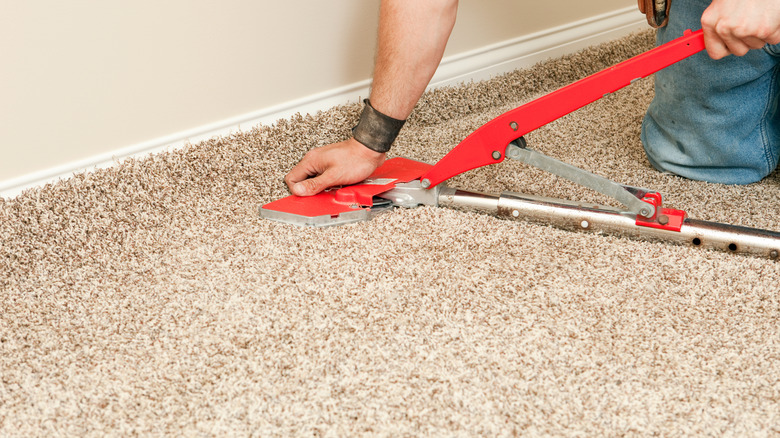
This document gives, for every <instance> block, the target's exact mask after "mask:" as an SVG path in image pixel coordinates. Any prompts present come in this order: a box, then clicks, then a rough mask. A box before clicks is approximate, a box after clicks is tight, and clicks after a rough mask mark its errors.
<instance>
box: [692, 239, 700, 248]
mask: <svg viewBox="0 0 780 438" xmlns="http://www.w3.org/2000/svg"><path fill="white" fill-rule="evenodd" d="M691 243H693V244H694V245H696V246H699V245H701V239H699V238H698V237H694V238H693V241H691Z"/></svg>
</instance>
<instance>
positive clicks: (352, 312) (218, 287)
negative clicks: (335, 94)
mask: <svg viewBox="0 0 780 438" xmlns="http://www.w3.org/2000/svg"><path fill="white" fill-rule="evenodd" d="M651 45H652V35H651V34H650V33H642V34H639V35H634V36H631V37H628V38H626V39H624V40H622V41H620V42H617V43H612V44H608V45H604V46H601V47H597V48H593V49H589V50H586V51H584V52H583V53H580V54H577V55H575V56H571V57H567V58H565V59H562V60H557V61H553V62H548V63H545V64H543V65H540V66H537V67H535V68H533V69H530V70H528V71H520V72H516V73H513V74H509V75H507V76H504V77H500V78H496V79H494V80H491V81H489V82H485V83H474V84H468V85H464V86H462V87H457V88H448V89H443V90H438V91H435V92H432V93H430V94H428V95H426V96H425V97H424V99H423V102H422V104H421V105H420V107H419V109H418V110H417V112H416V113H415V114H414V116H413V117H412V119H411V121H410V123H409V124H408V127H407V128H405V130H404V132H403V133H402V135H401V137H400V139H399V141H398V145H397V147H396V148H395V149H394V150H393V154H395V155H402V156H407V157H410V158H414V159H420V160H425V161H430V162H433V161H435V160H437V159H438V158H440V157H441V156H443V155H444V154H445V153H446V152H447V151H448V150H449V149H450V148H451V147H453V146H454V145H455V144H456V143H457V142H458V141H459V140H460V139H461V138H463V137H464V136H465V135H466V134H468V133H469V132H471V131H472V130H473V129H475V128H477V127H478V126H480V125H481V124H482V123H484V122H486V121H488V120H490V119H491V118H493V117H495V116H497V115H498V114H500V113H502V112H504V111H506V110H508V109H510V108H513V107H515V106H517V105H519V104H521V103H523V102H526V101H528V100H530V99H532V98H533V97H536V96H538V95H540V94H542V93H543V92H546V91H550V90H552V89H554V88H557V87H559V86H562V85H564V84H567V83H569V82H571V81H573V80H575V79H577V78H579V77H581V76H583V75H586V74H588V73H591V72H594V71H597V70H599V69H602V68H604V67H606V66H608V65H611V64H614V63H616V62H618V61H620V60H622V59H625V58H627V57H628V56H631V55H633V54H636V53H638V52H640V51H643V50H645V49H648V48H650V47H651ZM651 95H652V79H645V80H642V81H639V82H638V83H636V84H634V85H633V86H631V87H628V88H627V89H624V90H622V91H620V92H618V93H616V94H614V95H611V96H608V97H606V98H604V99H602V100H600V101H599V102H597V103H595V104H593V105H590V106H588V107H586V108H584V109H582V110H580V111H577V112H576V113H574V114H572V115H570V116H567V117H566V118H564V119H562V120H560V121H558V122H556V123H553V124H551V125H549V126H547V127H545V128H543V129H540V130H539V131H537V132H535V133H533V134H531V135H529V136H528V139H529V143H530V145H531V146H532V147H534V148H536V149H538V150H541V151H543V152H545V153H547V154H549V155H552V156H555V157H558V158H561V159H564V160H566V161H569V162H571V163H573V164H575V165H578V166H581V167H584V168H587V169H589V170H591V171H593V172H596V173H599V174H602V175H604V176H607V177H609V178H612V179H615V180H618V181H621V182H624V183H627V184H632V185H638V186H645V187H652V188H655V189H658V190H660V191H661V192H662V193H664V194H665V195H666V199H667V204H668V205H669V206H672V207H676V208H683V209H687V210H688V211H689V213H690V215H691V216H692V217H695V218H699V219H707V220H715V221H722V222H730V223H736V224H741V225H749V226H756V227H762V228H768V229H773V230H780V220H779V219H778V207H779V206H780V202H778V199H779V198H780V176H779V175H778V174H777V173H775V174H774V175H773V176H771V177H770V178H768V179H766V180H765V181H763V182H761V183H759V184H754V185H751V186H747V187H726V186H721V185H714V184H706V183H701V182H693V181H687V180H684V179H681V178H678V177H674V176H669V175H663V174H661V173H659V172H656V171H655V170H653V169H652V168H651V167H650V166H649V164H648V162H647V161H646V159H645V158H644V155H643V152H642V149H641V145H640V143H639V141H638V135H639V126H640V121H641V117H642V114H643V112H644V109H645V108H646V107H647V105H648V104H649V101H650V99H651ZM204 104H205V103H204ZM358 111H359V106H358V105H351V106H347V107H342V108H335V109H332V110H330V111H327V112H324V113H321V114H318V115H316V116H313V117H303V118H295V119H293V120H287V121H280V122H279V123H278V124H277V125H275V126H272V127H259V128H257V129H255V130H253V131H252V132H250V133H245V134H237V135H235V136H232V137H230V138H221V139H214V140H212V141H208V142H204V143H201V144H195V145H192V146H190V147H187V148H186V149H184V150H179V151H173V152H170V153H161V154H158V155H155V156H153V157H150V158H148V159H143V160H129V161H126V162H123V163H121V164H120V165H118V166H116V167H115V168H112V169H108V170H100V171H95V172H90V173H85V174H80V175H76V176H74V177H73V178H71V179H69V180H66V181H62V182H60V183H58V184H53V185H49V186H46V187H44V188H42V189H35V190H30V191H27V192H25V193H24V194H23V195H21V196H19V197H18V198H16V199H10V200H4V201H0V236H2V242H1V243H0V293H1V295H0V375H1V376H2V381H1V382H0V435H2V436H54V435H70V436H90V435H91V436H104V435H122V436H127V435H136V434H138V435H186V436H229V435H238V436H247V435H252V436H290V435H295V436H349V435H372V436H373V435H376V436H430V435H433V436H495V435H499V436H507V435H516V434H523V435H526V434H527V435H532V436H533V435H566V436H571V435H576V436H602V435H610V436H614V435H632V436H633V435H638V436H641V435H665V436H681V435H688V436H691V435H694V436H698V435H715V436H720V435H727V436H728V435H731V436H768V435H775V436H776V435H778V434H780V426H778V425H780V380H779V379H778V376H780V334H779V333H780V295H779V294H778V290H779V289H780V263H777V262H772V261H769V260H764V259H756V258H749V257H742V256H735V255H729V254H725V253H718V252H708V251H702V250H697V249H695V248H687V247H679V246H670V245H664V244H660V243H646V242H637V241H631V240H626V239H622V238H617V237H605V236H598V235H590V234H582V233H573V232H567V231H561V230H557V229H553V228H550V227H545V226H538V225H531V224H527V223H523V222H513V221H504V220H499V219H496V218H493V217H490V216H485V215H479V214H475V213H464V212H458V211H453V210H447V209H438V208H427V207H426V208H419V209H414V210H397V211H395V212H393V213H388V214H386V215H383V216H381V217H377V218H376V219H374V220H373V221H371V222H367V223H361V224H356V225H351V226H345V227H340V228H330V229H301V228H295V227H291V226H287V225H283V224H279V223H275V222H269V221H265V220H261V219H259V218H258V213H257V208H258V206H259V205H261V204H264V203H266V202H268V201H270V200H273V199H276V198H279V197H282V196H285V195H286V194H287V191H286V188H285V186H284V184H283V181H282V177H283V175H284V174H285V173H286V171H287V170H288V169H289V168H290V167H291V166H292V165H293V164H294V163H295V162H297V160H298V159H299V158H300V157H301V156H302V155H303V153H304V152H305V151H306V150H307V149H309V148H311V147H314V146H318V145H323V144H326V143H328V142H331V141H335V140H338V139H342V138H344V137H345V136H346V135H347V133H348V128H350V127H351V126H352V125H353V124H354V123H355V121H356V120H357V116H358ZM451 185H454V186H460V187H463V188H469V189H477V190H482V191H501V190H513V191H518V192H523V193H532V194H541V195H546V196H555V197H566V198H585V199H593V200H594V201H596V202H605V201H604V200H603V199H602V198H600V197H599V196H596V195H593V194H592V193H590V192H588V191H587V190H585V189H580V188H578V187H576V186H572V185H570V184H567V183H565V182H561V181H560V180H558V179H557V178H555V177H552V176H549V175H547V174H544V173H543V172H538V171H534V170H531V169H528V168H527V167H524V166H523V165H520V164H513V163H509V162H506V163H502V164H500V165H496V166H489V168H483V169H479V170H475V171H472V172H469V173H467V174H466V175H462V176H460V177H458V178H456V179H455V180H454V181H452V182H451Z"/></svg>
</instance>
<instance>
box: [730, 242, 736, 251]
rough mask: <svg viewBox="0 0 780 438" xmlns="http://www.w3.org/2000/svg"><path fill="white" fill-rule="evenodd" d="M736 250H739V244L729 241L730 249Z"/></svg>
mask: <svg viewBox="0 0 780 438" xmlns="http://www.w3.org/2000/svg"><path fill="white" fill-rule="evenodd" d="M736 250H737V244H736V243H729V251H736Z"/></svg>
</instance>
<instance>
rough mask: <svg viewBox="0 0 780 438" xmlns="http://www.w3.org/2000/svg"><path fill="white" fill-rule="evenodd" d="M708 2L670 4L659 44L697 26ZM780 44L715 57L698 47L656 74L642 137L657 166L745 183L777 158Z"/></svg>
mask: <svg viewBox="0 0 780 438" xmlns="http://www.w3.org/2000/svg"><path fill="white" fill-rule="evenodd" d="M708 4H709V1H701V0H678V1H677V2H673V3H672V10H671V11H670V14H669V23H668V25H667V26H666V27H665V28H663V29H660V30H659V31H658V35H657V39H658V43H659V44H663V43H665V42H668V41H670V40H672V39H674V38H676V37H679V36H681V35H682V34H683V31H684V30H685V29H688V28H693V29H697V28H699V27H700V24H699V23H700V18H701V13H702V12H703V10H704V8H706V6H707V5H708ZM778 56H780V45H778V46H767V47H765V49H764V50H752V51H750V52H749V53H748V54H747V55H745V56H743V57H736V56H728V57H726V58H724V59H721V60H718V61H715V60H712V59H711V58H709V57H708V56H707V54H706V53H699V54H696V55H694V56H692V57H690V58H688V59H685V60H683V61H680V62H678V63H677V64H674V65H672V66H670V67H667V68H666V69H664V70H662V71H660V72H658V73H656V75H655V96H654V98H653V101H652V103H651V104H650V107H649V108H648V111H647V114H646V115H645V119H644V121H643V123H642V133H641V139H642V143H643V145H644V147H645V151H646V153H647V158H648V160H649V161H650V162H651V163H652V164H653V166H655V167H656V168H658V169H660V170H664V171H669V172H672V173H675V174H678V175H681V176H684V177H687V178H691V179H697V180H705V181H711V182H719V183H725V184H748V183H752V182H755V181H758V180H760V179H762V178H764V177H765V176H766V175H768V174H769V173H771V172H772V171H773V170H774V169H775V168H776V167H777V163H778V158H780V111H778V95H779V94H780V67H778V65H779V64H778V60H779V59H780V58H778Z"/></svg>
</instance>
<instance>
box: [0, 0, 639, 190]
mask: <svg viewBox="0 0 780 438" xmlns="http://www.w3.org/2000/svg"><path fill="white" fill-rule="evenodd" d="M642 29H647V25H646V22H645V19H644V16H643V15H641V14H639V13H638V12H637V11H636V7H633V6H632V7H626V8H624V9H619V10H617V11H613V12H610V13H607V14H603V15H598V16H594V17H590V18H588V19H585V20H580V21H576V22H573V23H569V24H567V25H564V26H558V27H555V28H551V29H547V30H544V31H542V32H537V33H534V34H530V35H527V36H524V37H521V38H516V39H512V40H508V41H504V42H501V43H498V44H493V45H490V46H486V47H481V48H479V49H476V50H471V51H468V52H465V53H460V54H457V55H454V56H450V57H447V58H445V59H444V60H442V62H441V65H440V66H439V68H438V70H437V71H436V74H435V75H434V77H433V79H432V80H431V84H430V86H429V89H430V88H436V87H441V86H446V85H455V84H458V83H462V82H464V81H471V80H475V81H478V80H483V79H489V78H490V77H493V76H496V75H499V74H502V73H507V72H510V71H512V70H515V69H518V68H524V67H530V66H532V65H534V64H536V63H538V62H541V61H544V60H546V59H550V58H555V57H560V56H563V55H566V54H570V53H574V52H576V51H578V50H581V49H583V48H586V47H588V46H591V45H594V44H600V43H603V42H607V41H611V40H614V39H617V38H620V37H622V36H625V35H628V34H630V33H632V32H635V31H638V30H642ZM369 86H370V81H369V80H365V81H360V82H356V83H353V84H350V85H346V86H344V87H340V88H336V89H332V90H327V91H324V92H322V93H318V94H314V95H311V96H307V97H304V98H301V99H296V100H293V101H289V102H286V103H283V104H281V105H276V106H272V107H268V108H263V109H260V110H258V111H253V112H250V113H247V114H242V115H240V116H237V117H233V118H230V119H225V120H220V121H216V122H213V123H210V124H207V125H203V126H200V127H197V128H194V129H190V130H187V131H182V132H177V133H173V134H170V135H167V136H164V137H160V138H155V139H152V140H149V141H145V142H143V143H138V144H135V145H131V146H128V147H124V148H121V149H117V150H113V151H111V152H107V153H104V154H100V155H95V156H92V157H89V158H86V159H83V160H78V161H72V162H69V163H64V164H62V165H59V166H55V167H52V168H49V169H45V170H41V171H37V172H33V173H29V174H26V175H22V176H20V177H17V178H13V179H10V180H5V181H0V197H5V198H11V197H14V196H16V195H18V194H20V193H21V192H22V191H23V190H25V189H28V188H32V187H38V186H41V185H44V184H47V183H50V182H55V181H57V180H59V179H62V178H68V177H70V176H72V175H73V174H74V173H78V172H83V171H89V170H93V169H99V168H105V167H110V166H113V165H115V164H116V163H118V162H119V161H121V160H123V159H125V158H129V157H141V156H144V155H148V154H151V153H154V152H160V151H164V150H170V149H176V148H180V147H183V146H185V145H187V144H189V143H197V142H199V141H203V140H207V139H210V138H213V137H217V136H225V135H230V134H232V133H235V132H239V131H242V130H245V129H250V128H251V127H253V126H256V125H258V124H272V123H274V122H275V121H277V120H280V119H284V118H288V117H290V116H292V115H294V114H296V113H301V114H307V113H312V114H313V113H316V112H317V111H320V110H324V109H328V108H331V107H333V106H336V105H340V104H344V103H349V102H357V101H358V100H359V99H360V98H361V96H362V97H367V96H368V92H369Z"/></svg>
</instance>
